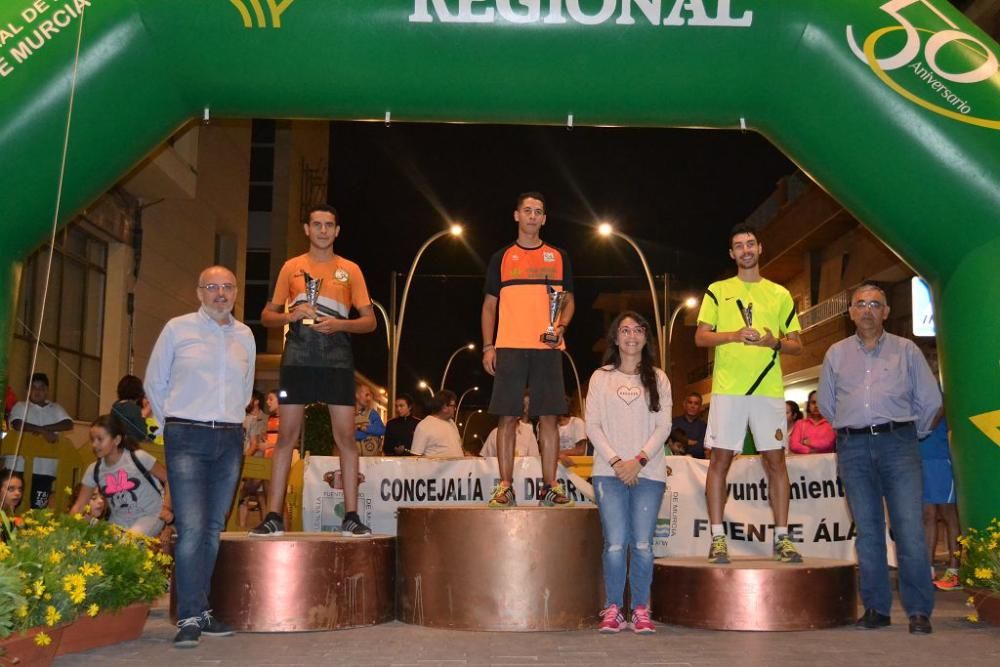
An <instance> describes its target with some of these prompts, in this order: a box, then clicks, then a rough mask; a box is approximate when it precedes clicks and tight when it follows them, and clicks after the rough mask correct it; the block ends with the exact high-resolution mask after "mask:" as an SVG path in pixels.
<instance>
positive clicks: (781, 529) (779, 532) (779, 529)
mask: <svg viewBox="0 0 1000 667" xmlns="http://www.w3.org/2000/svg"><path fill="white" fill-rule="evenodd" d="M787 534H788V526H775V527H774V541H775V542H777V541H778V538H779V537H782V536H783V535H787Z"/></svg>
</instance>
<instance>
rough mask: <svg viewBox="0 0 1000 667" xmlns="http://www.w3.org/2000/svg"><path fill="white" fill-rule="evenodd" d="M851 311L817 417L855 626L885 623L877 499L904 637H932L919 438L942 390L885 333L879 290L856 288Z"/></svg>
mask: <svg viewBox="0 0 1000 667" xmlns="http://www.w3.org/2000/svg"><path fill="white" fill-rule="evenodd" d="M850 315H851V320H853V321H854V324H855V326H856V327H857V334H856V335H854V336H851V337H850V338H847V339H845V340H842V341H840V342H839V343H835V344H834V345H832V346H831V347H830V349H829V350H827V352H826V358H825V359H824V360H823V371H822V373H821V375H820V381H819V394H818V398H819V410H820V412H821V413H822V414H823V415H826V416H827V417H828V418H829V419H830V422H831V423H832V424H833V427H834V429H836V431H837V461H838V469H839V472H840V478H841V479H842V480H843V482H844V486H845V488H846V490H847V502H848V504H849V505H850V508H851V513H852V514H853V515H854V523H855V526H856V527H857V533H858V537H857V541H856V543H855V547H856V549H857V552H858V570H859V572H860V574H861V600H862V602H863V603H864V607H865V613H864V615H863V616H862V617H861V618H860V619H858V623H857V625H858V627H862V628H866V629H875V628H880V627H885V626H887V625H889V623H890V619H889V610H890V608H891V606H892V589H891V588H890V585H889V566H888V563H887V559H886V552H885V549H886V544H885V514H884V511H883V498H884V499H885V504H886V505H887V506H888V508H889V522H890V524H891V526H892V530H893V534H894V536H895V540H896V557H897V560H898V564H899V596H900V599H901V601H902V603H903V607H904V608H905V609H906V614H907V616H909V620H910V632H911V633H913V634H930V632H931V623H930V615H931V612H932V611H933V609H934V587H933V585H932V583H931V577H930V562H929V560H928V557H927V547H926V545H925V543H924V526H923V521H922V516H923V507H922V491H921V489H922V471H921V464H920V445H919V443H918V442H917V438H918V437H925V436H926V435H927V434H928V433H930V431H931V428H932V424H933V422H934V420H935V418H936V417H937V416H938V413H939V411H940V410H941V392H940V390H939V389H938V384H937V380H936V379H935V377H934V374H933V373H932V372H931V369H930V367H929V366H928V365H927V360H926V359H924V356H923V354H921V352H920V350H919V349H918V348H917V346H916V345H915V344H914V343H913V341H910V340H907V339H906V338H900V337H899V336H894V335H892V334H890V333H886V332H885V330H884V328H883V324H884V322H885V320H886V318H888V316H889V305H888V303H887V302H886V296H885V292H884V291H882V289H881V288H880V287H878V286H876V285H872V284H865V285H862V286H861V287H859V288H857V289H856V290H855V291H854V295H853V296H852V297H851V306H850Z"/></svg>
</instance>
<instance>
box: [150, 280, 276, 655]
mask: <svg viewBox="0 0 1000 667" xmlns="http://www.w3.org/2000/svg"><path fill="white" fill-rule="evenodd" d="M237 291H238V290H237V287H236V276H235V275H233V272H232V271H230V270H229V269H227V268H225V267H224V266H210V267H208V268H207V269H205V270H204V271H202V272H201V275H200V276H199V277H198V286H197V288H196V291H195V293H196V295H197V297H198V301H200V302H201V307H200V308H199V309H198V310H197V311H196V312H194V313H189V314H187V315H181V316H180V317H175V318H173V319H172V320H170V321H169V322H167V324H166V326H164V327H163V331H162V332H160V337H159V338H158V339H157V341H156V345H155V346H154V347H153V353H152V355H151V356H150V358H149V366H148V368H147V369H146V383H145V389H146V396H147V398H148V399H149V401H150V404H151V405H152V408H153V413H154V414H155V416H156V419H157V420H158V421H159V423H161V424H164V432H163V439H164V444H165V446H166V456H167V479H168V482H169V483H170V490H171V497H172V499H173V505H174V517H175V521H176V525H177V548H176V551H175V554H174V560H175V563H176V570H175V576H176V586H177V618H178V619H179V620H178V623H177V625H178V627H179V630H178V632H177V635H176V637H174V646H175V647H177V648H193V647H195V646H197V645H198V642H199V640H200V639H201V636H202V635H206V636H220V637H221V636H228V635H231V634H233V630H232V628H230V627H228V626H227V625H226V624H225V623H223V622H222V621H220V620H219V619H217V618H215V617H213V616H212V614H211V613H210V612H211V610H210V609H209V608H208V590H209V583H210V582H211V580H212V571H213V570H214V569H215V557H216V555H217V554H218V551H219V534H220V533H221V532H222V529H223V528H224V526H225V521H226V511H227V510H228V509H229V506H230V504H231V503H232V501H233V494H234V493H235V491H236V483H237V481H238V480H239V477H240V468H241V466H242V464H243V417H244V416H245V408H246V405H247V403H249V402H250V394H251V392H252V391H253V375H254V361H255V359H256V354H257V349H256V345H255V344H254V338H253V334H252V333H251V332H250V328H249V327H247V326H246V325H245V324H243V323H242V322H238V321H236V319H235V318H234V317H233V315H232V312H233V305H234V304H235V303H236V295H237Z"/></svg>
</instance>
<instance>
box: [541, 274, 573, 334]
mask: <svg viewBox="0 0 1000 667" xmlns="http://www.w3.org/2000/svg"><path fill="white" fill-rule="evenodd" d="M545 290H546V292H548V296H549V326H548V327H547V328H546V329H545V333H543V334H542V342H543V343H546V344H549V345H554V344H555V343H558V342H559V334H557V333H556V322H558V321H559V314H560V313H562V309H563V307H564V306H565V305H566V297H567V296H569V292H560V291H556V289H555V288H554V287H552V285H549V284H548V283H546V284H545Z"/></svg>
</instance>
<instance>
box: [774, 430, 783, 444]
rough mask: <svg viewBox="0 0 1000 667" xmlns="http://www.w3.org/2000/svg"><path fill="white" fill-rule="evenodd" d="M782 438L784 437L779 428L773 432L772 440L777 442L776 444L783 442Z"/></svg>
mask: <svg viewBox="0 0 1000 667" xmlns="http://www.w3.org/2000/svg"><path fill="white" fill-rule="evenodd" d="M784 438H785V435H784V434H783V433H782V432H781V429H780V428H779V429H778V430H777V431H775V432H774V439H775V440H777V441H778V442H781V441H782V440H784Z"/></svg>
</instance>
